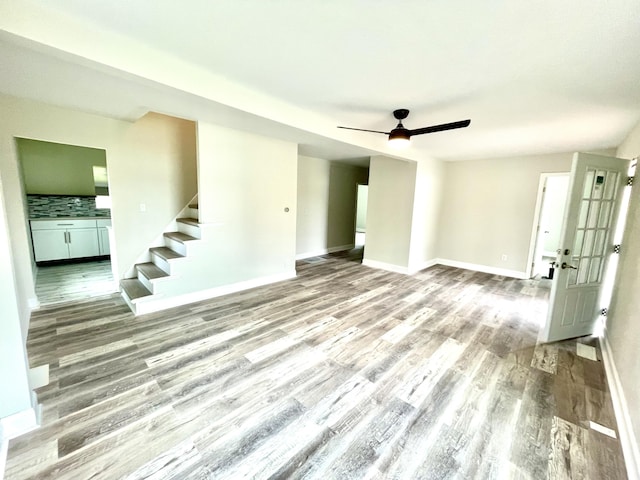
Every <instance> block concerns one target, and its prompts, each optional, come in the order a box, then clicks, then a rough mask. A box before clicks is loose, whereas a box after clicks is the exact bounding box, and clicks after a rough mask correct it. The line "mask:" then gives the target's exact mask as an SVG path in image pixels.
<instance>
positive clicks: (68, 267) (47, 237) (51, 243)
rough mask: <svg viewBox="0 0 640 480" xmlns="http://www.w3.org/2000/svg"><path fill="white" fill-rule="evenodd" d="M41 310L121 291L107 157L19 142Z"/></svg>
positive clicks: (69, 147)
mask: <svg viewBox="0 0 640 480" xmlns="http://www.w3.org/2000/svg"><path fill="white" fill-rule="evenodd" d="M16 150H17V153H18V159H19V165H20V169H21V176H22V183H23V188H24V192H25V199H24V200H25V205H26V210H27V211H28V214H27V215H28V218H27V225H28V227H29V235H30V241H31V242H30V243H31V245H30V248H31V252H32V258H33V265H34V281H35V290H36V296H37V297H38V301H39V303H40V305H51V304H55V303H60V302H66V301H71V300H80V299H84V298H90V297H95V296H100V295H106V294H110V293H113V292H115V291H117V283H116V282H115V281H114V276H113V272H112V265H111V245H110V243H111V241H110V235H109V232H110V228H111V208H110V196H109V189H108V179H107V164H106V151H105V150H103V149H97V148H88V147H80V146H75V145H67V144H59V143H52V142H45V141H40V140H34V139H27V138H16Z"/></svg>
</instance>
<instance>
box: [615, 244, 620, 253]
mask: <svg viewBox="0 0 640 480" xmlns="http://www.w3.org/2000/svg"><path fill="white" fill-rule="evenodd" d="M621 248H622V245H620V244H617V245H614V246H613V253H620V249H621Z"/></svg>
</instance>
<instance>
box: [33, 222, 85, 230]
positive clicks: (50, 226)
mask: <svg viewBox="0 0 640 480" xmlns="http://www.w3.org/2000/svg"><path fill="white" fill-rule="evenodd" d="M74 228H96V221H95V220H87V219H82V220H59V219H55V220H31V230H71V229H74Z"/></svg>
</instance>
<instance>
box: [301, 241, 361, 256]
mask: <svg viewBox="0 0 640 480" xmlns="http://www.w3.org/2000/svg"><path fill="white" fill-rule="evenodd" d="M354 248H355V244H354V243H349V244H348V245H338V246H337V247H329V248H321V249H320V250H314V251H312V252H305V253H298V254H297V255H296V260H304V259H305V258H311V257H319V256H320V255H326V254H328V253H335V252H344V251H345V250H352V249H354Z"/></svg>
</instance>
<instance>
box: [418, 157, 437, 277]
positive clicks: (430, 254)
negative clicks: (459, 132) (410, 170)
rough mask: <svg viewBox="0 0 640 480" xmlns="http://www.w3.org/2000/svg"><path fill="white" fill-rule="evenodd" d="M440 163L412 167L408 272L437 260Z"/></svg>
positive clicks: (433, 162) (426, 161) (428, 162)
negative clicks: (413, 179) (413, 188)
mask: <svg viewBox="0 0 640 480" xmlns="http://www.w3.org/2000/svg"><path fill="white" fill-rule="evenodd" d="M443 170H444V165H443V162H438V161H435V160H421V161H419V162H418V163H417V166H416V187H415V196H414V207H413V219H412V226H411V249H410V254H409V256H410V258H409V271H411V272H413V271H418V270H422V269H423V268H425V267H427V266H429V265H431V264H432V263H433V262H434V261H435V259H436V258H437V256H438V254H437V253H438V252H437V241H438V219H439V213H440V208H441V200H442V181H443Z"/></svg>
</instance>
